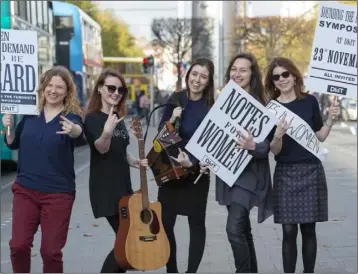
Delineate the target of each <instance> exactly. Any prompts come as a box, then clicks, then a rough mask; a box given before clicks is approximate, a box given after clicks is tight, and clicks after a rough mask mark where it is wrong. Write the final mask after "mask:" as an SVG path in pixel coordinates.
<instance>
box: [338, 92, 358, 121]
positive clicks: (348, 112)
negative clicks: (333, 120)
mask: <svg viewBox="0 0 358 274" xmlns="http://www.w3.org/2000/svg"><path fill="white" fill-rule="evenodd" d="M341 119H342V121H345V122H346V121H356V120H357V101H356V100H353V99H348V98H343V99H342V100H341Z"/></svg>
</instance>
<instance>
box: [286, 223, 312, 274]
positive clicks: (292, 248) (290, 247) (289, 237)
mask: <svg viewBox="0 0 358 274" xmlns="http://www.w3.org/2000/svg"><path fill="white" fill-rule="evenodd" d="M300 229H301V235H302V259H303V267H304V273H313V272H314V267H315V263H316V255H317V239H316V224H315V223H311V224H300ZM282 231H283V240H282V259H283V271H284V272H285V273H294V272H295V270H296V261H297V242H296V239H297V233H298V225H296V224H283V225H282Z"/></svg>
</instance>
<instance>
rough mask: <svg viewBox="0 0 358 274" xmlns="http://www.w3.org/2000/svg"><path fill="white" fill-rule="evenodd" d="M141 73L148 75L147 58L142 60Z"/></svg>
mask: <svg viewBox="0 0 358 274" xmlns="http://www.w3.org/2000/svg"><path fill="white" fill-rule="evenodd" d="M143 73H145V74H147V73H148V58H147V57H144V58H143Z"/></svg>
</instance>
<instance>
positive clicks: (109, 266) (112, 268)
mask: <svg viewBox="0 0 358 274" xmlns="http://www.w3.org/2000/svg"><path fill="white" fill-rule="evenodd" d="M106 219H107V221H108V223H109V225H110V226H111V227H112V229H113V231H114V233H115V235H117V231H118V228H119V215H118V214H117V215H113V216H109V217H106ZM125 272H126V271H125V270H124V269H122V268H120V267H119V265H118V264H117V261H116V259H115V257H114V249H112V250H111V251H110V252H109V253H108V255H107V257H106V259H105V260H104V263H103V265H102V269H101V273H125Z"/></svg>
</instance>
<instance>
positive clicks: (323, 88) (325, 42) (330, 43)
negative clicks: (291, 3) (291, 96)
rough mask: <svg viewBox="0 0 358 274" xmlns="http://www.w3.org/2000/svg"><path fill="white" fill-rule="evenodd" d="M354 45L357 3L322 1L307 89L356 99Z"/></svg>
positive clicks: (355, 52) (306, 83) (357, 60)
mask: <svg viewBox="0 0 358 274" xmlns="http://www.w3.org/2000/svg"><path fill="white" fill-rule="evenodd" d="M357 46H358V45H357V7H356V6H354V5H353V6H352V5H345V4H339V3H335V2H326V1H322V2H321V3H320V8H319V14H318V19H317V25H316V31H315V37H314V41H313V46H312V53H311V60H310V65H309V70H308V75H307V80H306V81H305V85H306V88H307V90H309V91H310V92H319V93H327V94H331V95H337V96H343V97H348V98H352V99H357V62H358V57H357Z"/></svg>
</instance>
